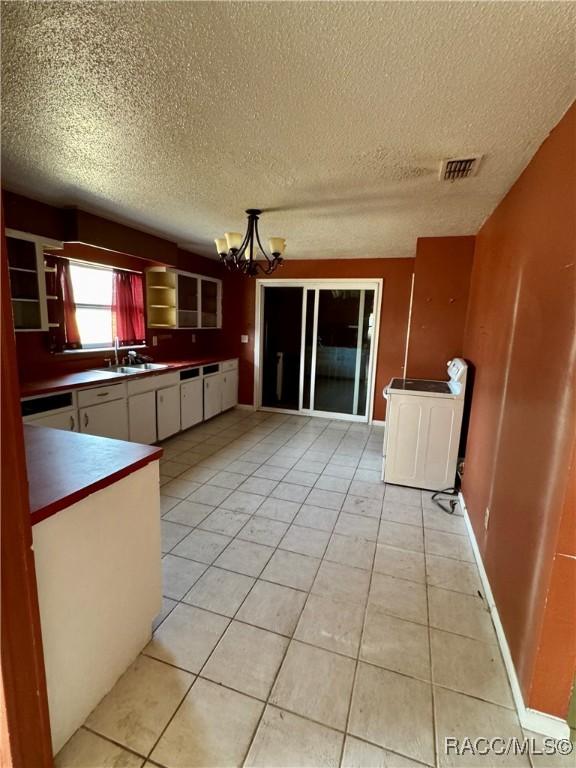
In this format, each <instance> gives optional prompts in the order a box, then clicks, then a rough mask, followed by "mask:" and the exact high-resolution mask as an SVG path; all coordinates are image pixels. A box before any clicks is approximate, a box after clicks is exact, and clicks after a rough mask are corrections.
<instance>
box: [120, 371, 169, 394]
mask: <svg viewBox="0 0 576 768" xmlns="http://www.w3.org/2000/svg"><path fill="white" fill-rule="evenodd" d="M179 381H180V377H179V374H178V373H164V374H162V375H161V376H143V377H142V378H141V379H136V380H135V381H128V382H127V385H128V394H129V395H139V394H141V393H142V392H153V391H154V390H155V389H161V388H162V387H171V386H172V385H173V384H178V382H179Z"/></svg>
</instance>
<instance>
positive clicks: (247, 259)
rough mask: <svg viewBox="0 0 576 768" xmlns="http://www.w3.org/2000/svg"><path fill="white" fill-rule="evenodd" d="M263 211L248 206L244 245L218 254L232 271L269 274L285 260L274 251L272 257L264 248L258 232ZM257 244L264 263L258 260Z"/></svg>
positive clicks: (252, 274) (250, 274)
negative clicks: (256, 256)
mask: <svg viewBox="0 0 576 768" xmlns="http://www.w3.org/2000/svg"><path fill="white" fill-rule="evenodd" d="M261 213H262V211H261V210H260V209H259V208H248V209H247V211H246V215H247V216H248V227H247V229H246V234H245V235H244V240H243V241H242V245H241V246H240V248H230V249H229V250H228V251H225V252H223V253H220V254H218V255H219V256H220V261H221V262H222V263H223V264H224V265H225V266H226V268H227V269H229V270H230V271H238V272H242V273H244V274H245V275H249V276H250V277H254V276H255V275H257V274H258V272H261V273H262V274H264V275H269V274H271V273H272V272H274V270H275V269H276V268H277V267H279V266H280V265H281V264H282V262H283V261H284V259H283V258H282V254H280V253H272V257H270V256H268V254H267V253H266V251H265V250H264V246H263V245H262V242H261V241H260V233H259V232H258V219H259V218H260V215H261ZM255 246H257V248H258V250H259V251H260V253H261V254H262V256H263V257H264V259H265V262H264V263H262V259H260V260H259V261H257V260H256V258H255V255H256V254H255V252H256V253H257V249H256V247H255Z"/></svg>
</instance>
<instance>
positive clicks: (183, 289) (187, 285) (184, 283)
mask: <svg viewBox="0 0 576 768" xmlns="http://www.w3.org/2000/svg"><path fill="white" fill-rule="evenodd" d="M197 327H198V278H196V277H190V276H189V275H178V328H197Z"/></svg>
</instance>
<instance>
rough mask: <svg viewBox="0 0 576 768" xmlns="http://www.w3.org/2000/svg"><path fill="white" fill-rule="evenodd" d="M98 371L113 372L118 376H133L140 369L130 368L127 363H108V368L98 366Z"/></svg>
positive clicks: (139, 371)
mask: <svg viewBox="0 0 576 768" xmlns="http://www.w3.org/2000/svg"><path fill="white" fill-rule="evenodd" d="M97 370H98V371H99V372H100V373H115V374H117V375H119V376H135V375H136V374H137V373H141V372H142V371H141V370H140V369H139V368H131V367H130V366H128V365H110V366H109V367H108V368H98V369H97Z"/></svg>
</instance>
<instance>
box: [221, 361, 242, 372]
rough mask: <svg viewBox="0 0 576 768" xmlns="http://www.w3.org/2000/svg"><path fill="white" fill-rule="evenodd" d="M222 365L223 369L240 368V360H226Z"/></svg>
mask: <svg viewBox="0 0 576 768" xmlns="http://www.w3.org/2000/svg"><path fill="white" fill-rule="evenodd" d="M220 366H221V368H222V370H223V371H234V370H235V369H236V368H238V360H225V361H224V362H223V363H221V364H220Z"/></svg>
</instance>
